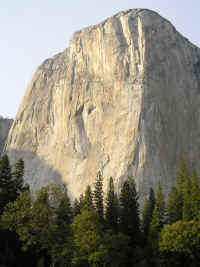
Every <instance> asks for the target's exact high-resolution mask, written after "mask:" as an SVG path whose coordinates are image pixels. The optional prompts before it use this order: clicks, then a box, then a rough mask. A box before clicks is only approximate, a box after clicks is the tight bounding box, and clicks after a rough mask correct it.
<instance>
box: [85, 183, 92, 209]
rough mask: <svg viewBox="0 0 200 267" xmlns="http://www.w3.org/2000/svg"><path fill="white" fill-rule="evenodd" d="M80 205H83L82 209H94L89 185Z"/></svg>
mask: <svg viewBox="0 0 200 267" xmlns="http://www.w3.org/2000/svg"><path fill="white" fill-rule="evenodd" d="M82 206H83V207H82V209H87V210H93V209H94V205H93V198H92V190H91V187H90V186H89V185H88V186H87V188H86V191H85V195H84V198H83V205H82Z"/></svg>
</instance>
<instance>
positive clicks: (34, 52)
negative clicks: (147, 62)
mask: <svg viewBox="0 0 200 267" xmlns="http://www.w3.org/2000/svg"><path fill="white" fill-rule="evenodd" d="M139 7H142V8H149V9H152V10H154V11H157V12H158V13H159V14H160V15H162V16H164V17H165V18H167V19H168V20H170V21H171V22H172V23H173V24H174V26H175V27H176V29H177V30H178V31H179V32H181V33H182V34H183V35H184V36H185V37H187V38H188V39H189V40H190V41H192V42H193V43H195V44H196V45H197V46H200V33H199V27H200V1H199V0H191V1H188V0H175V1H173V0H168V1H166V0H165V1H163V0H132V1H129V0H99V1H97V0H96V1H95V0H69V1H67V0H29V1H27V0H5V1H3V0H0V36H1V37H0V84H1V87H0V115H3V116H6V117H13V118H14V117H15V115H16V112H17V109H18V107H19V104H20V102H21V100H22V97H23V95H24V93H25V90H26V87H27V84H28V82H29V81H30V79H31V77H32V75H33V73H34V71H35V70H36V68H37V67H38V65H40V64H41V62H42V61H43V60H45V59H46V58H48V57H51V56H53V55H54V54H56V53H58V52H60V51H62V50H63V49H64V48H66V47H67V46H68V44H69V40H70V39H71V37H72V34H73V32H74V31H77V30H79V29H81V28H83V27H86V26H88V25H91V24H96V23H99V22H101V21H102V20H104V19H105V18H107V17H110V16H112V15H114V14H115V13H117V12H119V11H122V10H126V9H129V8H139Z"/></svg>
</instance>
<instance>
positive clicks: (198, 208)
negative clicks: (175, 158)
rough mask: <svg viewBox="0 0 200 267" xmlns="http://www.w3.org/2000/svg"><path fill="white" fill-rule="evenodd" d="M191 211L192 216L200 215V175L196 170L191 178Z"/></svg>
mask: <svg viewBox="0 0 200 267" xmlns="http://www.w3.org/2000/svg"><path fill="white" fill-rule="evenodd" d="M190 197H191V213H192V218H193V219H194V218H197V217H199V214H200V186H199V177H198V176H197V174H196V172H195V171H194V172H193V174H192V178H191V196H190Z"/></svg>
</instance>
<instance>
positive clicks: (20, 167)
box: [12, 159, 24, 197]
mask: <svg viewBox="0 0 200 267" xmlns="http://www.w3.org/2000/svg"><path fill="white" fill-rule="evenodd" d="M12 177H13V183H14V184H15V191H16V197H17V196H18V195H19V194H20V193H21V192H22V191H23V190H24V186H23V184H24V161H23V160H22V159H19V160H18V161H17V162H16V164H15V170H14V172H13V173H12Z"/></svg>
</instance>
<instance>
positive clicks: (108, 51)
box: [6, 9, 200, 197]
mask: <svg viewBox="0 0 200 267" xmlns="http://www.w3.org/2000/svg"><path fill="white" fill-rule="evenodd" d="M199 132H200V49H199V48H198V47H196V46H195V45H193V44H192V43H190V42H189V41H188V40H187V39H186V38H184V37H183V36H182V35H181V34H180V33H178V32H177V31H176V29H175V28H174V27H173V25H172V24H171V23H170V22H168V21H167V20H166V19H164V18H162V17H161V16H159V15H158V14H157V13H155V12H153V11H150V10H146V9H133V10H128V11H125V12H120V13H118V14H116V15H115V16H113V17H111V18H108V19H107V20H105V21H103V22H102V23H100V24H98V25H94V26H91V27H88V28H85V29H83V30H80V31H78V32H76V33H74V35H73V38H72V40H71V42H70V46H69V48H67V49H66V50H64V51H63V52H62V53H60V54H58V55H56V56H54V57H53V58H51V59H47V60H46V61H44V62H43V63H42V65H41V66H40V67H39V68H38V69H37V71H36V73H35V74H34V76H33V79H32V81H31V82H30V84H29V86H28V89H27V91H26V94H25V96H24V98H23V101H22V104H21V106H20V108H19V110H18V114H17V117H16V119H15V121H14V123H13V125H12V128H11V130H10V132H9V137H8V140H7V146H6V150H7V152H8V155H9V158H10V160H11V162H15V161H16V160H17V159H18V158H21V157H23V158H24V161H25V166H26V171H25V179H26V181H27V182H28V183H29V184H30V185H31V188H32V189H33V190H36V189H38V188H40V187H42V186H44V185H46V184H47V183H51V182H54V181H56V179H57V177H56V176H57V175H58V176H60V177H62V181H64V182H65V183H66V184H67V186H68V190H69V193H70V194H71V196H72V197H78V196H79V194H80V193H82V192H83V191H84V190H85V187H86V186H87V185H88V184H91V185H93V184H94V181H95V178H96V174H97V172H98V171H99V170H101V171H102V173H103V176H104V187H105V190H106V188H107V184H108V180H109V177H110V176H112V177H113V179H114V182H115V185H116V189H117V190H118V191H119V190H120V186H121V184H122V183H123V181H124V179H126V178H127V176H128V175H131V176H133V177H134V179H135V181H136V184H137V188H138V189H139V192H140V195H141V196H142V197H144V196H145V195H146V193H147V192H148V190H149V188H150V187H151V186H155V184H156V183H157V182H158V180H160V181H161V184H162V185H163V186H164V190H165V192H167V190H168V188H169V186H170V185H171V184H173V182H174V180H175V176H176V166H177V159H178V157H179V156H182V157H184V158H185V160H186V161H187V163H188V166H189V168H190V169H191V168H192V167H194V168H196V169H197V171H199V167H200V161H199V158H200V134H199ZM194 164H196V165H194Z"/></svg>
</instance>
